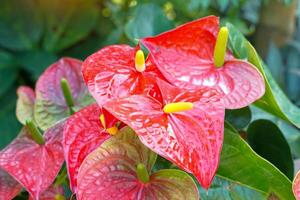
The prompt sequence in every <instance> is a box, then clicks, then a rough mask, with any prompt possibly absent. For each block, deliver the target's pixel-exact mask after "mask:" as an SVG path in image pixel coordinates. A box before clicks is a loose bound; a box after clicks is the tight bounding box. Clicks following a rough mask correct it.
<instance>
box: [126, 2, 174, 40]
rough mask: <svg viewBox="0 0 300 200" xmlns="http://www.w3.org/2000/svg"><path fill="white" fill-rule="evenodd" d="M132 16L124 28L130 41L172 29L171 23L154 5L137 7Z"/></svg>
mask: <svg viewBox="0 0 300 200" xmlns="http://www.w3.org/2000/svg"><path fill="white" fill-rule="evenodd" d="M133 16H134V17H133V18H132V19H131V20H130V21H129V22H128V23H127V24H126V27H125V32H126V34H127V36H128V37H129V38H130V39H131V40H134V39H139V38H143V37H146V36H153V35H156V34H158V33H161V32H163V31H166V30H168V29H171V28H173V23H172V22H171V21H169V20H168V19H167V17H166V16H165V14H164V13H163V11H162V9H161V8H160V7H159V6H157V5H156V4H152V3H149V4H140V5H138V6H137V8H136V10H135V13H134V15H133Z"/></svg>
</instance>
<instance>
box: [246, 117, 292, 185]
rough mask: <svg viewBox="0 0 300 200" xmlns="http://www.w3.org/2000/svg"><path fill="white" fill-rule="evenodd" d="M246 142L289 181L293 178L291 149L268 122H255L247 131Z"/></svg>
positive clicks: (274, 125) (279, 132) (281, 134)
mask: <svg viewBox="0 0 300 200" xmlns="http://www.w3.org/2000/svg"><path fill="white" fill-rule="evenodd" d="M247 136H248V137H247V138H248V142H249V144H250V145H251V147H252V148H253V150H254V151H255V152H256V153H258V154H259V155H260V156H262V157H263V158H265V159H267V160H268V161H270V162H271V163H273V164H274V165H275V166H276V167H277V168H278V169H279V170H280V171H282V172H283V173H284V174H285V175H286V176H287V177H289V179H290V180H292V179H293V176H294V163H293V158H292V154H291V149H290V147H289V144H288V143H287V141H286V139H285V138H284V135H283V133H282V132H281V131H280V129H279V128H278V127H277V126H276V124H274V123H272V122H271V121H268V120H263V119H261V120H256V121H254V122H252V123H251V124H250V125H249V127H248V130H247Z"/></svg>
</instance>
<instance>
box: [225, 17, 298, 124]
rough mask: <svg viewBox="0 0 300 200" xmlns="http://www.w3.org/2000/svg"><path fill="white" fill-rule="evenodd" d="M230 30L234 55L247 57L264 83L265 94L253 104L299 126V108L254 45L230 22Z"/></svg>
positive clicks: (228, 25) (242, 57)
mask: <svg viewBox="0 0 300 200" xmlns="http://www.w3.org/2000/svg"><path fill="white" fill-rule="evenodd" d="M227 27H228V28H229V30H230V35H229V41H230V47H231V49H232V51H233V53H234V54H235V56H236V57H238V58H241V59H248V61H249V62H251V63H252V64H253V65H255V66H256V68H257V69H258V70H259V71H260V72H261V73H262V75H263V77H264V79H265V83H266V93H265V95H264V96H263V97H262V98H261V99H259V100H258V101H256V103H255V105H256V106H258V107H260V108H262V109H264V110H266V111H267V112H269V113H271V114H273V115H276V116H278V117H280V118H281V119H284V120H286V121H289V122H291V123H293V124H294V125H295V126H297V127H299V128H300V109H299V108H298V107H297V106H295V105H293V104H292V103H291V101H290V100H289V99H288V98H287V96H286V95H285V94H284V92H283V91H282V90H281V89H280V87H279V86H278V84H277V83H276V82H275V80H274V79H273V77H272V75H271V73H270V71H269V69H268V68H267V66H266V65H264V63H263V62H262V61H261V59H260V58H259V56H258V55H257V53H256V51H255V49H254V47H253V46H252V45H251V44H250V43H249V42H248V41H247V40H246V39H245V38H244V36H243V35H242V34H241V33H240V32H239V31H238V30H237V29H236V28H235V27H234V26H233V25H231V24H229V23H228V24H227Z"/></svg>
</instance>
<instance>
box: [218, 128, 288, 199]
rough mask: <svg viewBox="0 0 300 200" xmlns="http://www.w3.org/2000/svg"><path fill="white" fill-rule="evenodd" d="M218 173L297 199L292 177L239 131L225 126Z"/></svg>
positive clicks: (281, 195) (268, 191) (233, 179)
mask: <svg viewBox="0 0 300 200" xmlns="http://www.w3.org/2000/svg"><path fill="white" fill-rule="evenodd" d="M217 173H218V175H220V176H223V177H225V178H228V179H230V180H232V181H236V182H239V183H240V184H242V185H246V186H248V187H251V188H253V189H255V190H258V191H260V192H262V193H266V194H267V195H268V196H269V195H271V194H275V195H276V196H278V198H279V199H294V198H293V193H292V183H291V181H290V180H289V179H288V178H287V177H286V176H285V175H284V174H283V173H282V172H280V171H279V170H278V169H277V168H276V167H275V166H274V165H272V164H271V163H270V162H268V161H267V160H265V159H263V158H262V157H260V156H259V155H258V154H256V153H255V152H254V151H253V150H252V149H251V147H250V146H249V145H248V144H247V143H246V142H245V141H244V140H243V139H242V138H241V137H240V136H239V135H238V134H236V133H233V132H231V131H229V130H227V129H225V135H224V143H223V149H222V153H221V160H220V166H219V170H218V172H217Z"/></svg>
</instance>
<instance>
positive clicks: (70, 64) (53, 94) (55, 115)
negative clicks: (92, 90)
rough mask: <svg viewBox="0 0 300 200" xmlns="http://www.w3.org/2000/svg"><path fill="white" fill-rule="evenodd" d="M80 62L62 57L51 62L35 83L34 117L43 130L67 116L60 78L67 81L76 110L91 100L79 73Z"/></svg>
mask: <svg viewBox="0 0 300 200" xmlns="http://www.w3.org/2000/svg"><path fill="white" fill-rule="evenodd" d="M81 64H82V62H81V61H80V60H77V59H72V58H62V59H60V60H59V61H57V62H56V63H54V64H52V65H51V66H50V67H49V68H48V69H47V70H46V71H45V72H44V73H43V74H42V75H41V76H40V78H39V80H38V81H37V84H36V104H35V110H34V117H35V120H36V122H37V123H38V125H39V127H40V128H42V129H43V130H45V129H47V128H49V127H51V126H52V125H53V124H55V123H56V122H57V121H59V120H61V119H64V118H66V117H67V116H69V109H68V106H67V104H66V101H65V98H64V96H63V93H62V90H61V85H60V82H61V79H63V78H65V79H67V81H68V82H69V85H70V88H71V92H72V96H73V99H74V104H75V107H74V110H75V111H77V110H79V109H80V108H82V107H85V106H86V105H89V104H90V103H91V102H92V98H91V97H90V96H89V95H88V90H87V87H86V86H85V84H84V81H83V78H82V75H81Z"/></svg>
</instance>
